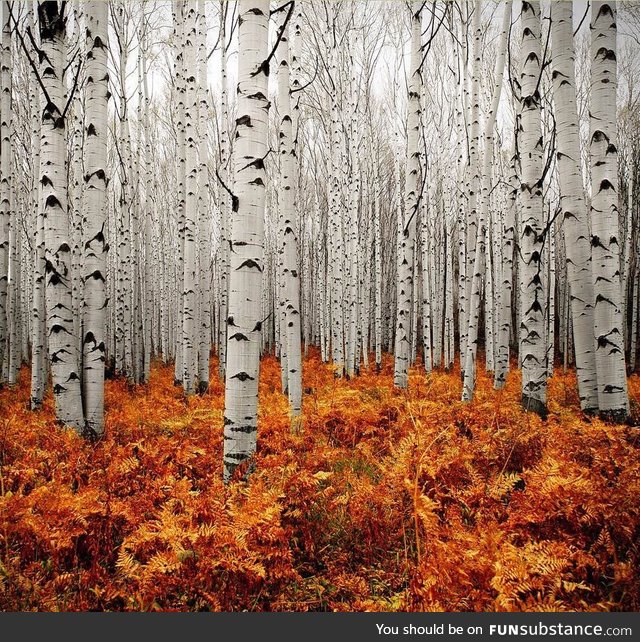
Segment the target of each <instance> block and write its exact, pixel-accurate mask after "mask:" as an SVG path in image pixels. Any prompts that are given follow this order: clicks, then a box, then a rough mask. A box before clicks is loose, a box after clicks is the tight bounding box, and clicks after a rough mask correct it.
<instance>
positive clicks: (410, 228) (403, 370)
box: [393, 2, 422, 388]
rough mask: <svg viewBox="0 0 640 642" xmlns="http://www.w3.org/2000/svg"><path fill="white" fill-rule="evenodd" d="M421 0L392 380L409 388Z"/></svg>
mask: <svg viewBox="0 0 640 642" xmlns="http://www.w3.org/2000/svg"><path fill="white" fill-rule="evenodd" d="M421 11H422V3H421V2H412V3H411V5H410V12H411V54H410V66H409V90H408V91H409V95H408V99H407V169H406V176H405V207H404V212H403V214H402V216H401V218H400V221H399V224H398V277H397V283H398V305H397V314H396V339H395V368H394V375H393V384H394V386H396V387H398V388H406V387H407V385H408V383H409V360H410V356H411V306H412V296H413V279H414V274H413V252H414V245H415V229H416V216H417V213H418V207H419V206H420V200H419V199H420V187H419V185H418V179H419V177H420V154H419V149H418V142H419V138H418V129H419V119H420V84H421V71H420V61H421V55H420V51H421V49H420V44H421V43H420V40H421Z"/></svg>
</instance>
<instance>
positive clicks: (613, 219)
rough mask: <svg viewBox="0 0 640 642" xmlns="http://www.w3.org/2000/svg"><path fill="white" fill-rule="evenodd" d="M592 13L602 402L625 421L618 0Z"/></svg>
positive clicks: (597, 5) (606, 411)
mask: <svg viewBox="0 0 640 642" xmlns="http://www.w3.org/2000/svg"><path fill="white" fill-rule="evenodd" d="M591 16H592V17H591V106H590V114H591V142H590V145H591V146H590V157H591V247H592V257H593V278H594V294H595V305H594V329H595V341H596V369H597V374H598V405H599V407H600V414H601V415H602V416H603V417H605V418H607V419H611V420H613V421H617V422H622V421H624V420H625V419H626V417H627V415H628V414H629V397H628V393H627V377H626V369H625V362H624V336H623V319H622V305H621V298H622V293H621V291H620V245H619V242H618V235H619V230H618V150H617V142H618V141H617V133H616V113H617V112H616V87H617V69H616V65H617V61H616V52H617V46H616V38H617V27H616V6H615V3H613V2H594V3H593V6H592V8H591ZM574 337H575V335H574ZM575 339H577V337H575Z"/></svg>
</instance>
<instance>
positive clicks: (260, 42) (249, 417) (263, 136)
mask: <svg viewBox="0 0 640 642" xmlns="http://www.w3.org/2000/svg"><path fill="white" fill-rule="evenodd" d="M239 18H240V24H239V28H238V47H239V56H238V93H237V95H238V109H237V113H238V118H237V120H236V143H235V144H236V148H235V175H236V178H235V190H236V194H237V201H236V202H234V205H233V208H232V209H233V216H232V219H233V220H232V229H231V238H230V246H231V252H230V259H231V265H230V271H229V275H230V277H229V316H228V318H227V326H228V337H227V373H226V385H225V408H224V437H225V439H224V480H225V482H229V481H230V480H231V478H232V476H233V473H234V471H235V470H236V468H237V467H238V466H240V465H242V466H243V468H244V472H245V474H248V473H250V472H251V470H252V469H253V467H254V462H253V456H254V453H255V450H256V437H257V423H258V375H259V370H260V342H261V329H262V323H263V318H262V317H261V311H262V306H261V293H262V274H263V269H264V263H263V254H264V207H265V192H266V189H265V179H266V173H265V169H264V159H265V158H266V156H267V116H268V113H269V101H268V98H267V73H268V66H267V65H268V62H267V60H266V58H267V53H268V52H267V45H268V24H269V3H268V2H267V1H266V0H263V1H259V0H240V3H239Z"/></svg>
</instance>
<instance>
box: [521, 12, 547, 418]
mask: <svg viewBox="0 0 640 642" xmlns="http://www.w3.org/2000/svg"><path fill="white" fill-rule="evenodd" d="M521 18H522V29H523V35H522V48H521V53H520V55H521V57H522V60H521V72H520V87H521V91H522V97H521V104H522V115H521V124H522V139H521V140H522V147H521V149H520V158H521V166H522V172H521V181H520V198H521V202H522V221H521V223H520V257H521V259H520V264H519V266H520V292H521V298H520V367H521V369H522V403H523V405H524V407H525V408H526V409H527V410H532V411H534V412H536V413H538V414H540V415H545V414H546V406H547V368H546V363H547V346H546V338H547V333H546V328H545V304H546V291H545V286H544V269H543V265H542V254H543V243H544V239H545V236H544V227H545V218H544V212H543V207H542V169H543V168H542V129H541V119H540V102H541V100H540V74H541V64H542V51H541V47H540V3H539V2H537V1H534V0H531V1H529V2H523V3H522V14H521Z"/></svg>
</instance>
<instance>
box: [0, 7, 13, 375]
mask: <svg viewBox="0 0 640 642" xmlns="http://www.w3.org/2000/svg"><path fill="white" fill-rule="evenodd" d="M10 5H11V2H8V1H5V2H3V3H2V40H1V42H0V82H1V85H0V92H1V93H0V384H2V378H3V374H2V369H3V363H4V359H5V354H7V356H8V351H7V347H8V335H9V324H8V321H9V314H8V312H9V310H8V305H7V304H8V296H7V295H8V288H9V251H10V245H9V228H10V220H11V110H12V105H11V24H10Z"/></svg>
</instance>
